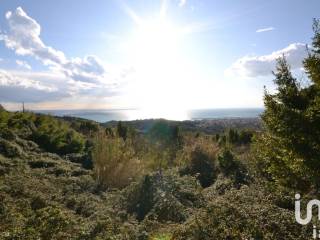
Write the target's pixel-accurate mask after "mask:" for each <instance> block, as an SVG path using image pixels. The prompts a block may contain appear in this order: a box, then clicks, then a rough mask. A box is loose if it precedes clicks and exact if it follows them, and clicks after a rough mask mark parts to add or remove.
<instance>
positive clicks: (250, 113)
mask: <svg viewBox="0 0 320 240" xmlns="http://www.w3.org/2000/svg"><path fill="white" fill-rule="evenodd" d="M37 112H40V113H46V114H51V115H55V116H72V117H79V118H85V119H90V120H94V121H97V122H108V121H112V120H115V121H129V120H137V119H150V118H166V119H169V120H203V119H221V118H255V117H259V116H260V114H261V113H262V112H263V108H219V109H196V110H189V111H186V112H185V114H183V115H179V116H178V117H176V116H175V115H172V117H170V115H169V116H166V115H163V116H162V115H161V114H157V115H154V114H151V115H148V114H147V113H145V112H142V111H141V110H137V109H116V110H90V109H84V110H42V111H37Z"/></svg>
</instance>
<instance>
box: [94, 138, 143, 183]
mask: <svg viewBox="0 0 320 240" xmlns="http://www.w3.org/2000/svg"><path fill="white" fill-rule="evenodd" d="M92 159H93V163H94V172H95V175H96V177H97V180H98V182H99V183H101V184H102V185H105V186H107V187H109V188H123V187H125V186H127V185H128V184H129V183H130V182H131V181H132V180H133V179H134V178H136V177H137V176H139V173H140V172H141V170H142V164H141V162H140V161H139V159H137V157H136V156H135V154H134V151H133V149H132V147H131V145H130V143H129V142H125V141H124V140H123V139H122V138H110V137H107V136H106V135H105V133H103V132H101V133H99V134H98V135H97V136H96V138H95V144H94V149H93V152H92Z"/></svg>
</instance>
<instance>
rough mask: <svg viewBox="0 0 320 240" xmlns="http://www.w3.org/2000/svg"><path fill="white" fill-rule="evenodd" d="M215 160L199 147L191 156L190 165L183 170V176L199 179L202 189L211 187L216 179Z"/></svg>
mask: <svg viewBox="0 0 320 240" xmlns="http://www.w3.org/2000/svg"><path fill="white" fill-rule="evenodd" d="M214 161H215V159H214V157H213V156H210V155H209V154H208V153H207V152H205V151H204V150H203V149H201V148H200V147H199V146H197V147H196V148H195V149H194V150H193V151H192V152H191V155H190V160H189V162H188V165H187V166H186V167H185V168H184V169H182V170H181V174H182V175H184V174H190V175H194V176H196V177H197V179H198V180H199V182H200V184H201V186H202V187H209V186H210V185H211V184H212V183H213V182H214V180H215V178H216V167H215V163H214Z"/></svg>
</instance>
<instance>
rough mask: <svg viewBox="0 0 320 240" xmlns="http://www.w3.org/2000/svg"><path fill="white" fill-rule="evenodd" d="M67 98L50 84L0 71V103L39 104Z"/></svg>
mask: <svg viewBox="0 0 320 240" xmlns="http://www.w3.org/2000/svg"><path fill="white" fill-rule="evenodd" d="M67 96H69V94H68V93H66V92H63V91H59V89H57V88H56V87H55V86H52V85H50V84H45V83H42V82H40V81H36V80H32V79H30V78H27V77H19V76H16V75H14V74H12V73H10V72H8V71H5V70H0V101H3V102H22V101H25V102H40V101H44V100H46V101H52V100H57V99H60V98H62V97H67Z"/></svg>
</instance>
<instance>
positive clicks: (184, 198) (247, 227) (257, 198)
mask: <svg viewBox="0 0 320 240" xmlns="http://www.w3.org/2000/svg"><path fill="white" fill-rule="evenodd" d="M39 119H41V120H42V121H40V120H39ZM67 120H68V121H66V120H62V119H61V118H54V117H50V116H45V115H34V114H32V113H9V112H6V111H5V110H2V111H1V138H0V153H1V155H0V181H1V191H0V197H1V205H0V210H1V211H0V214H1V220H0V232H1V239H146V240H147V239H245V238H250V237H251V238H254V239H305V237H306V236H308V234H307V231H309V230H310V229H309V228H302V227H297V226H296V225H295V220H294V214H293V199H292V197H291V196H292V193H291V192H290V191H289V192H288V191H285V192H282V193H279V192H274V190H272V188H269V187H268V186H267V185H266V184H265V183H264V180H263V179H262V178H261V179H258V178H257V176H256V175H255V170H254V166H253V165H252V163H251V162H250V159H251V157H250V152H249V148H248V147H249V146H250V141H249V142H245V143H244V142H242V140H241V139H242V138H241V137H240V138H239V137H238V138H234V137H233V136H235V135H237V134H236V133H237V130H232V131H230V129H229V127H230V125H229V123H226V125H227V126H228V128H227V129H225V125H223V126H219V129H221V131H220V134H221V135H219V136H220V137H219V139H220V140H219V139H218V138H217V136H218V135H208V134H204V133H201V132H203V131H202V129H199V130H198V131H197V128H194V126H193V128H192V129H195V131H193V130H192V131H191V132H190V131H186V132H184V131H181V132H180V133H179V136H180V137H179V138H181V139H182V140H181V141H182V142H181V144H182V145H176V147H177V149H172V148H171V146H172V143H173V142H172V141H173V140H170V139H171V138H172V137H173V136H175V135H171V133H170V131H171V130H173V131H175V130H174V129H176V128H175V127H177V125H174V124H176V123H172V122H167V121H163V120H162V121H156V122H154V125H153V126H152V127H150V128H149V130H148V131H147V132H145V133H143V135H141V134H138V135H135V134H134V131H133V130H134V129H133V126H134V125H135V124H136V122H133V123H132V125H130V124H129V123H128V126H126V125H125V124H127V123H125V124H124V123H122V124H119V123H118V124H117V125H116V126H115V127H114V128H111V129H110V128H104V127H103V126H99V125H98V124H97V123H94V122H92V121H85V120H79V119H72V121H71V120H70V119H67ZM237 121H238V120H237ZM244 121H246V120H244ZM40 122H41V123H40ZM147 122H149V123H150V121H147ZM222 122H223V120H221V121H218V122H215V124H214V125H215V127H216V126H217V123H222ZM13 123H14V124H13ZM21 123H23V124H21ZM183 124H185V123H183ZM47 125H48V126H50V127H49V128H48V129H50V131H49V130H48V129H47V128H46V126H47ZM56 125H57V126H59V129H60V131H62V130H61V129H65V130H63V131H67V132H68V131H70V129H71V130H72V131H74V132H73V133H72V134H70V133H69V134H67V133H64V132H63V131H62V132H60V133H59V132H57V131H52V130H53V129H54V127H55V126H56ZM63 126H69V128H64V127H63ZM247 127H249V125H246V129H247ZM254 128H255V126H254ZM45 129H47V130H48V131H47V130H45ZM68 129H69V130H68ZM121 129H122V130H121ZM123 129H126V131H127V132H126V141H125V142H122V141H123V140H121V138H123V137H124V134H123ZM110 130H111V132H110ZM139 130H141V129H139ZM222 130H225V133H224V132H223V131H222ZM99 131H107V132H108V134H111V135H112V136H113V137H111V139H117V138H118V137H117V135H119V138H120V139H119V141H120V142H119V141H118V140H116V141H114V140H111V139H110V138H109V139H110V140H107V141H109V143H107V142H106V144H112V145H110V146H113V148H115V149H118V148H120V147H121V146H122V143H123V144H125V145H124V147H125V148H123V149H126V150H122V151H125V152H126V155H125V156H126V159H125V162H126V164H129V166H130V170H133V169H134V168H132V166H135V165H130V164H133V163H132V162H131V160H130V159H131V158H132V157H134V158H139V159H140V163H139V164H140V165H139V166H140V168H139V170H137V171H135V172H133V173H132V174H130V172H129V173H128V172H127V171H126V169H127V168H125V169H124V170H123V168H121V169H120V170H119V172H118V173H115V175H110V174H111V172H109V171H108V172H106V174H107V175H101V171H99V168H100V167H101V166H100V164H107V162H104V163H101V162H95V161H94V160H93V163H92V164H90V162H92V154H93V156H95V154H94V153H91V152H92V151H94V150H93V149H92V148H91V147H90V146H91V145H90V142H92V141H93V142H94V140H93V138H92V137H91V136H92V135H93V133H94V132H99ZM247 131H248V130H247ZM250 131H253V132H254V130H252V129H251V130H250ZM121 132H122V133H121ZM132 132H133V133H132ZM163 132H165V134H164V135H163ZM240 132H241V130H240ZM40 133H41V134H40ZM199 133H200V134H199ZM224 134H225V135H224ZM57 135H59V141H60V142H64V144H65V145H64V146H62V145H61V143H58V142H56V141H53V140H52V138H53V139H56V137H55V136H57ZM35 136H42V137H41V141H38V138H36V137H35ZM70 136H73V138H75V139H73V140H72V138H71V139H69V140H68V138H70ZM223 136H225V139H224V138H223ZM238 136H242V135H241V134H239V135H238ZM141 138H142V139H141ZM43 139H47V142H43ZM130 139H135V141H133V142H132V143H130V141H129V140H130ZM164 139H165V140H164ZM221 139H224V141H221ZM100 140H101V139H100ZM138 140H139V141H144V143H145V144H147V142H149V143H148V148H149V149H140V148H139V146H134V142H137V141H138ZM75 141H76V142H77V144H75V143H74V142H75ZM101 141H105V140H104V139H102V140H101ZM110 141H111V143H110ZM145 141H147V142H145ZM164 141H165V142H167V141H171V143H170V146H168V145H166V144H165V142H164ZM179 141H180V140H179ZM36 142H38V143H36ZM155 142H157V144H156V145H154V143H155ZM48 143H50V144H49V145H48ZM160 143H161V147H160V148H159V144H160ZM82 144H83V145H82ZM118 144H120V145H118ZM132 144H133V145H132ZM225 144H227V145H229V146H230V147H231V149H232V153H231V152H230V151H226V150H224V146H225ZM74 146H77V147H76V148H75V147H74ZM48 147H50V149H54V150H55V151H56V152H57V153H54V152H52V151H51V153H49V152H47V151H46V150H45V149H48ZM128 148H130V149H131V150H132V151H133V152H130V151H131V150H130V149H129V150H128ZM62 149H63V151H62ZM65 149H68V150H70V151H69V152H68V151H66V150H65ZM120 149H122V148H120ZM120 149H119V150H120ZM160 149H162V150H161V151H164V152H167V154H169V153H170V154H173V153H174V159H175V160H174V161H173V162H167V163H165V162H164V160H163V158H168V157H169V156H171V155H167V154H165V155H163V156H159V155H158V154H159V153H160V152H158V153H155V152H154V151H160ZM72 152H74V153H72ZM109 154H112V156H113V158H112V159H114V158H116V159H118V160H117V161H118V164H121V159H122V158H121V157H122V155H121V154H120V153H117V152H116V151H115V150H112V152H109ZM119 154H120V155H119ZM155 154H156V155H155ZM94 159H95V158H94ZM161 159H162V160H161ZM96 161H97V160H96ZM104 161H107V158H104ZM160 162H161V164H162V167H161V168H159V165H158V163H160ZM109 164H111V163H109ZM104 166H105V167H107V168H108V167H109V165H104ZM141 168H142V169H141ZM97 170H98V171H97ZM99 174H100V175H99ZM124 174H125V175H124ZM128 174H129V175H128ZM108 175H110V176H112V178H116V179H117V180H118V181H117V182H115V183H114V182H113V181H110V180H108V179H109V178H108ZM127 177H128V178H127ZM103 178H104V179H103ZM127 179H129V181H127ZM119 181H123V182H124V184H123V185H121V187H117V186H120V185H118V184H119ZM108 184H109V186H108ZM112 185H113V186H112ZM275 226H277V227H275ZM279 236H282V237H281V238H279Z"/></svg>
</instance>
